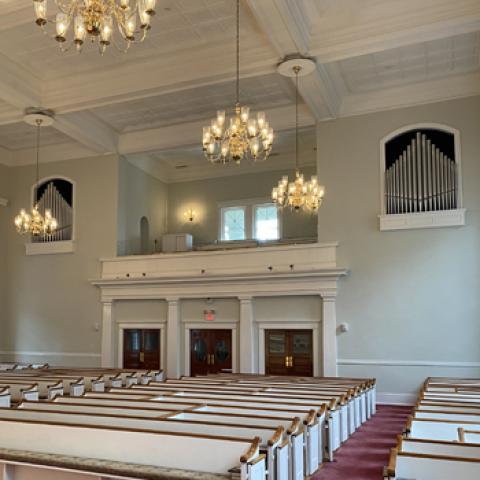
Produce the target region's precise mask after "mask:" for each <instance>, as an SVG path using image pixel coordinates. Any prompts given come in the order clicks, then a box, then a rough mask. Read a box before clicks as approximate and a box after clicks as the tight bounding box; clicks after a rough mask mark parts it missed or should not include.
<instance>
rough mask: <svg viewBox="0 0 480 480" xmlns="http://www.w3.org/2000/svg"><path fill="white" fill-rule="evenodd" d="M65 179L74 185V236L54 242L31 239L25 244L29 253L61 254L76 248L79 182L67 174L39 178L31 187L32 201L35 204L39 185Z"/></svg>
mask: <svg viewBox="0 0 480 480" xmlns="http://www.w3.org/2000/svg"><path fill="white" fill-rule="evenodd" d="M56 179H58V180H65V181H66V182H69V183H70V184H71V185H72V238H71V239H70V240H60V241H53V242H45V243H42V242H38V243H37V242H35V243H34V242H32V241H29V242H27V243H26V244H25V251H26V254H27V255H44V254H59V253H72V252H73V251H74V250H75V239H76V236H77V222H76V216H77V201H76V197H77V184H76V182H75V180H73V179H71V178H69V177H67V176H65V175H50V176H47V177H42V178H40V179H39V181H38V183H37V182H36V183H34V184H33V185H31V187H30V203H31V204H32V205H33V202H34V201H35V190H36V188H37V185H43V184H44V183H47V182H49V181H50V180H56Z"/></svg>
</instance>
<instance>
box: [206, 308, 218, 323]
mask: <svg viewBox="0 0 480 480" xmlns="http://www.w3.org/2000/svg"><path fill="white" fill-rule="evenodd" d="M203 318H204V319H205V320H207V321H209V322H213V321H214V320H215V310H204V311H203Z"/></svg>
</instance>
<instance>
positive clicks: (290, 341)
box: [265, 330, 313, 377]
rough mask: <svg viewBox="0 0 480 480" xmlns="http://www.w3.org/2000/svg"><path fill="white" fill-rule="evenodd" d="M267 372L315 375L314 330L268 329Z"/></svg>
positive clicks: (266, 336) (266, 338) (266, 334)
mask: <svg viewBox="0 0 480 480" xmlns="http://www.w3.org/2000/svg"><path fill="white" fill-rule="evenodd" d="M265 373H266V374H267V375H294V376H305V377H311V376H313V334H312V330H266V331H265Z"/></svg>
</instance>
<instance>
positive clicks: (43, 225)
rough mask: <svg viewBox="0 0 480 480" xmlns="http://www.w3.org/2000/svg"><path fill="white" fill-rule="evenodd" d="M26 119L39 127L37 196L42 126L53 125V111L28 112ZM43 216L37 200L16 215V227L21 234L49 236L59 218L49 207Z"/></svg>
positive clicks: (35, 192)
mask: <svg viewBox="0 0 480 480" xmlns="http://www.w3.org/2000/svg"><path fill="white" fill-rule="evenodd" d="M25 121H26V122H27V123H29V124H31V125H32V124H33V125H35V126H36V127H37V136H36V151H37V175H36V179H37V181H36V183H35V190H34V196H35V198H36V196H37V192H38V187H39V176H38V170H39V157H40V129H41V127H42V126H47V125H51V124H52V123H53V118H52V113H51V112H45V111H42V112H36V113H27V115H26V116H25ZM44 215H45V216H43V215H42V214H41V213H40V211H39V209H38V204H37V203H36V202H35V203H34V204H33V207H32V210H31V212H30V213H27V211H26V210H25V209H23V208H22V210H20V213H19V214H18V215H17V216H16V217H15V220H14V222H15V227H16V228H17V232H18V233H20V234H21V235H26V234H31V235H33V236H34V237H40V236H44V237H45V236H49V235H52V234H53V233H55V231H56V230H57V227H58V223H57V220H56V219H55V218H53V217H52V212H51V211H50V210H48V209H46V210H45V213H44Z"/></svg>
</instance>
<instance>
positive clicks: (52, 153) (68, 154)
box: [8, 142, 98, 167]
mask: <svg viewBox="0 0 480 480" xmlns="http://www.w3.org/2000/svg"><path fill="white" fill-rule="evenodd" d="M11 153H12V156H11V161H10V162H9V164H8V166H10V167H23V166H25V165H33V164H34V163H35V149H33V148H29V149H25V150H15V151H12V152H11ZM90 157H98V152H94V151H92V150H90V149H88V148H86V147H84V146H83V145H79V144H78V143H76V142H67V143H59V144H57V145H46V146H44V147H42V153H41V159H40V163H51V162H63V161H66V160H74V159H79V158H90Z"/></svg>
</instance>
